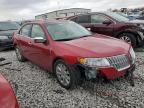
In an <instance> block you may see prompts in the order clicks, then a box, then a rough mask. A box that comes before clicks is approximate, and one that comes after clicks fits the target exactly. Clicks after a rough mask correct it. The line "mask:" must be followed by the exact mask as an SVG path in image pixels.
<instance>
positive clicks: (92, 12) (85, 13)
mask: <svg viewBox="0 0 144 108" xmlns="http://www.w3.org/2000/svg"><path fill="white" fill-rule="evenodd" d="M107 13H110V12H105V11H104V12H90V13H85V14H78V15H74V16H70V17H67V19H69V18H73V17H77V16H81V15H91V14H106V15H107Z"/></svg>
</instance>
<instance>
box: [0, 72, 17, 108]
mask: <svg viewBox="0 0 144 108" xmlns="http://www.w3.org/2000/svg"><path fill="white" fill-rule="evenodd" d="M0 108H19V105H18V102H17V100H16V97H15V94H14V92H13V90H12V88H11V86H10V84H9V83H8V82H7V80H6V79H5V78H4V77H3V76H2V75H0Z"/></svg>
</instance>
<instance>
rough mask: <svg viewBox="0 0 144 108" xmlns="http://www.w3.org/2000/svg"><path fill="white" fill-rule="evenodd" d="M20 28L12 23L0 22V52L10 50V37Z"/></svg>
mask: <svg viewBox="0 0 144 108" xmlns="http://www.w3.org/2000/svg"><path fill="white" fill-rule="evenodd" d="M19 27H20V26H19V25H18V24H17V23H15V22H12V21H6V22H0V51H2V50H4V49H7V48H12V47H13V41H12V35H13V33H14V32H15V31H16V30H18V28H19Z"/></svg>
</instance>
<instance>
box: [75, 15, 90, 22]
mask: <svg viewBox="0 0 144 108" xmlns="http://www.w3.org/2000/svg"><path fill="white" fill-rule="evenodd" d="M77 22H78V23H90V15H82V16H78V17H77Z"/></svg>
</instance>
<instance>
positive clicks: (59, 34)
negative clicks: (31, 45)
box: [46, 22, 91, 40]
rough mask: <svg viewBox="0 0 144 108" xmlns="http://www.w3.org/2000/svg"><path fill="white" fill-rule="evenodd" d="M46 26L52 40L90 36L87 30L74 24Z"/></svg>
mask: <svg viewBox="0 0 144 108" xmlns="http://www.w3.org/2000/svg"><path fill="white" fill-rule="evenodd" d="M46 26H47V29H48V32H49V33H50V35H51V36H52V38H53V40H66V39H76V38H81V37H83V36H89V35H91V33H90V32H89V31H88V30H87V29H85V28H84V27H82V26H80V25H78V24H76V23H74V22H61V23H55V24H46Z"/></svg>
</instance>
